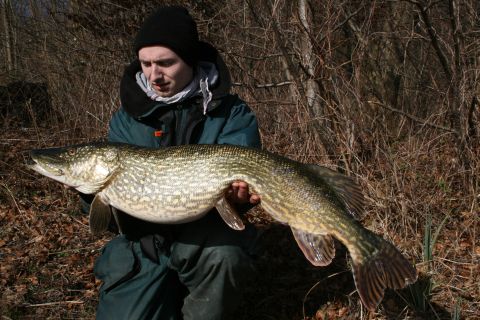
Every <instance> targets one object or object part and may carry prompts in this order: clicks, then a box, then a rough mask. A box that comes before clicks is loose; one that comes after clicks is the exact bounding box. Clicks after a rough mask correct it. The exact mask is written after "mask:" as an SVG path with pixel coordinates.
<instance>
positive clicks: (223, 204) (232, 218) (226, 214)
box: [215, 197, 245, 230]
mask: <svg viewBox="0 0 480 320" xmlns="http://www.w3.org/2000/svg"><path fill="white" fill-rule="evenodd" d="M215 208H217V211H218V213H220V216H221V217H222V219H223V221H225V223H226V224H228V225H229V227H230V228H232V229H235V230H243V229H245V225H244V224H243V221H242V218H240V216H239V215H238V213H237V211H236V210H235V208H233V207H232V205H231V204H230V203H228V201H227V199H225V197H222V198H221V199H220V200H218V202H217V204H216V205H215Z"/></svg>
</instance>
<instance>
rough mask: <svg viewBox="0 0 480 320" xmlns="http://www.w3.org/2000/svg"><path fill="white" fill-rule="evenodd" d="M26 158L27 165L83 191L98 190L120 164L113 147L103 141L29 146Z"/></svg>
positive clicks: (90, 192)
mask: <svg viewBox="0 0 480 320" xmlns="http://www.w3.org/2000/svg"><path fill="white" fill-rule="evenodd" d="M102 146H103V148H102ZM29 162H30V163H28V164H27V167H28V168H30V169H32V170H34V171H36V172H38V173H40V174H41V175H44V176H46V177H48V178H51V179H53V180H55V181H58V182H60V183H63V184H65V185H67V186H69V187H72V188H75V189H76V190H78V191H80V192H82V193H86V194H92V193H96V192H98V191H99V190H101V189H102V188H103V187H104V186H105V185H106V184H107V182H108V180H109V179H110V177H111V176H112V174H113V173H114V172H115V171H116V169H117V168H118V167H119V165H118V161H117V152H116V149H115V147H113V146H109V145H103V144H98V145H77V146H71V147H67V148H48V149H38V150H32V151H31V152H30V161H29Z"/></svg>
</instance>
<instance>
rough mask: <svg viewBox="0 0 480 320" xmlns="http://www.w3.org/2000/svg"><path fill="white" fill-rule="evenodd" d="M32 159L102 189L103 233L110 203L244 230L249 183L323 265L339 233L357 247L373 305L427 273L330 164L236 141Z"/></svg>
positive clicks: (97, 218)
mask: <svg viewBox="0 0 480 320" xmlns="http://www.w3.org/2000/svg"><path fill="white" fill-rule="evenodd" d="M31 157H32V160H33V161H34V164H33V165H31V168H32V169H34V170H36V171H37V172H39V173H41V174H43V175H45V176H47V177H50V178H52V179H55V180H57V181H60V182H62V183H64V184H67V185H69V186H71V187H74V188H76V189H77V190H79V191H81V192H84V193H92V194H95V198H94V200H93V202H92V205H91V210H90V227H91V230H92V232H94V233H97V232H101V231H103V230H105V229H106V228H107V227H108V225H109V220H110V219H111V216H112V214H111V210H110V208H115V209H116V210H121V211H123V212H125V213H127V214H130V215H132V216H134V217H136V218H138V219H143V220H147V221H150V222H155V223H183V222H187V221H192V220H195V219H198V218H200V217H202V216H203V215H204V214H206V213H207V212H209V211H211V209H213V208H216V209H217V211H218V213H219V214H220V216H221V217H222V218H223V219H224V221H225V222H226V223H227V224H228V225H229V226H230V227H232V228H233V229H236V230H242V229H243V228H244V224H243V221H242V219H241V217H240V216H239V215H238V213H237V212H236V209H235V207H234V206H232V205H231V204H230V203H229V201H228V199H227V196H226V194H227V191H228V189H229V188H230V185H231V184H232V183H233V182H234V181H238V180H242V181H245V182H246V183H247V184H248V185H249V187H250V190H251V192H253V193H256V194H258V195H259V196H260V198H261V206H262V207H263V209H264V210H265V211H266V212H267V213H268V214H269V215H271V216H272V218H274V219H275V220H276V221H278V222H281V223H284V224H288V225H289V226H290V227H291V229H292V232H293V235H294V238H295V240H296V241H297V244H298V245H299V247H300V249H301V250H302V252H303V253H304V255H305V257H306V258H307V259H308V260H309V261H310V262H311V263H312V264H313V265H315V266H324V265H328V264H329V263H330V262H331V261H332V259H333V257H334V255H335V245H334V242H333V239H334V238H335V239H337V240H339V241H340V242H341V243H343V244H344V245H345V246H346V247H347V249H348V251H349V253H350V256H351V258H352V269H353V275H354V279H355V284H356V287H357V291H358V293H359V296H360V299H361V301H362V302H363V303H364V305H365V306H366V307H367V308H369V309H371V310H373V309H375V308H376V306H377V305H378V304H379V303H380V301H381V300H382V298H383V295H384V290H385V289H386V288H387V287H390V288H394V289H399V288H402V287H404V286H406V285H407V284H409V283H412V282H414V281H415V280H416V278H417V273H416V271H415V269H414V268H413V267H412V265H411V264H410V263H409V262H408V261H407V260H406V259H405V258H404V257H403V256H402V254H401V253H400V252H399V251H398V250H397V249H396V248H395V247H394V246H393V245H392V244H391V243H389V242H387V241H385V240H384V239H383V238H381V237H380V236H378V235H376V234H374V233H372V232H371V231H369V230H368V229H366V228H364V227H363V226H362V225H361V224H360V223H359V222H358V221H357V220H355V219H354V216H353V215H357V214H358V213H360V212H361V211H362V206H363V196H362V194H361V190H360V188H359V187H358V185H356V184H355V183H354V182H353V181H352V180H351V179H350V178H348V177H346V176H344V175H342V174H340V173H337V172H334V171H332V170H330V169H327V168H325V167H321V166H316V165H308V164H302V163H299V162H296V161H293V160H291V159H288V158H285V157H282V156H279V155H275V154H273V153H269V152H266V151H262V150H257V149H252V148H245V147H238V146H228V145H186V146H177V147H169V148H163V149H148V148H141V147H136V146H131V145H126V144H113V143H92V144H86V145H77V146H68V147H63V148H53V149H43V150H34V151H32V152H31ZM115 212H116V211H115V210H114V211H113V213H114V216H115Z"/></svg>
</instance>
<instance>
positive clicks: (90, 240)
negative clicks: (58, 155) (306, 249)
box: [0, 127, 480, 320]
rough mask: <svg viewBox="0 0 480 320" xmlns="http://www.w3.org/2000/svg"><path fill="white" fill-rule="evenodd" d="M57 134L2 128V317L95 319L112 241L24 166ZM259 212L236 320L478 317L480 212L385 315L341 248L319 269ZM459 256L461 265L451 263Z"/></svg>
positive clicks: (393, 297) (389, 299) (465, 216)
mask: <svg viewBox="0 0 480 320" xmlns="http://www.w3.org/2000/svg"><path fill="white" fill-rule="evenodd" d="M60 135H61V133H52V131H51V130H46V129H39V128H36V129H35V130H33V129H26V128H23V129H20V128H19V129H12V127H10V128H9V129H8V130H6V129H4V130H3V131H2V132H0V138H1V139H0V141H1V143H0V261H1V263H0V315H1V319H2V320H7V319H94V315H95V308H96V303H97V294H98V288H99V286H100V283H99V281H97V280H95V278H94V276H93V266H94V262H95V259H96V257H97V256H98V255H99V252H100V250H101V248H102V246H103V245H104V244H105V243H106V242H107V241H108V240H109V239H110V238H111V237H112V236H113V235H112V234H106V235H104V236H103V237H93V236H92V235H91V234H90V233H89V227H88V217H87V216H85V215H83V214H81V213H80V211H79V205H78V199H77V196H76V195H75V194H74V193H73V192H71V191H68V190H66V189H65V188H63V187H62V186H61V185H60V184H58V183H55V182H53V181H50V180H49V179H47V178H44V177H40V176H39V175H38V174H36V173H34V172H31V171H29V170H28V169H27V168H26V167H25V166H24V160H25V157H26V151H27V150H29V149H31V148H34V147H37V145H38V141H43V142H44V143H45V142H46V141H48V142H47V143H46V144H50V145H55V144H56V142H58V141H62V139H61V136H60ZM255 211H256V212H257V213H256V214H250V219H251V220H252V221H253V222H254V223H255V224H256V225H257V227H258V228H260V229H261V230H263V231H264V232H263V237H262V241H261V246H260V247H261V248H262V251H261V254H260V255H259V257H258V266H259V273H258V275H256V276H255V277H254V278H253V279H252V280H253V281H254V285H252V286H251V287H249V288H247V295H246V298H245V299H244V301H243V304H242V308H241V309H240V310H239V314H238V318H237V319H277V320H282V319H285V320H293V319H322V320H323V319H480V316H479V314H480V312H479V308H480V306H479V304H480V285H479V284H480V267H479V257H480V245H479V243H478V241H477V239H476V236H475V234H476V233H475V231H474V232H470V233H465V232H461V230H465V229H468V230H479V225H478V217H477V215H478V213H468V212H465V213H462V214H460V215H458V216H457V217H456V218H455V219H451V220H450V221H448V225H447V226H446V227H445V228H444V229H445V232H442V235H441V236H440V237H438V239H437V242H436V243H435V248H434V249H435V257H442V258H439V259H437V260H435V261H434V262H432V263H435V267H434V268H432V267H431V266H430V267H429V264H428V263H425V262H421V261H420V262H418V261H417V263H416V267H417V269H418V270H419V273H420V278H419V281H418V282H417V284H415V285H414V286H412V287H409V288H406V289H404V290H401V291H398V292H394V291H388V292H387V293H386V296H385V298H384V300H383V302H382V304H381V305H380V306H379V308H378V310H377V311H376V312H368V311H367V310H366V309H364V308H363V307H362V306H361V304H360V302H359V298H358V295H357V293H356V291H355V286H354V283H353V278H352V274H351V271H350V266H349V262H348V261H349V259H348V258H347V257H348V255H347V253H346V250H345V249H344V248H343V247H342V246H340V245H339V246H338V248H337V256H336V258H335V260H334V262H333V263H332V264H331V265H330V266H328V267H324V268H315V267H313V266H311V265H310V264H309V263H308V261H307V260H306V259H305V258H304V257H303V255H302V253H301V251H300V250H299V249H298V248H297V246H296V243H295V240H294V239H293V237H292V234H291V232H290V230H289V229H288V228H287V227H285V226H281V225H276V224H272V223H270V222H269V221H268V219H266V218H265V217H264V216H262V212H261V211H260V210H255ZM419 223H422V222H419ZM366 227H369V225H368V224H367V225H366ZM472 235H473V237H474V238H473V239H472ZM417 236H418V237H417V239H396V237H395V234H391V235H389V238H390V239H394V242H395V240H398V241H399V242H402V247H403V248H408V245H409V243H410V242H411V245H412V246H417V245H418V242H421V239H422V238H423V234H419V235H417ZM419 239H420V240H419ZM452 250H453V251H455V257H456V258H455V261H453V260H449V258H448V256H449V252H451V251H452ZM443 257H445V258H443ZM409 258H410V260H413V259H415V257H411V256H410V257H409ZM417 259H418V257H417Z"/></svg>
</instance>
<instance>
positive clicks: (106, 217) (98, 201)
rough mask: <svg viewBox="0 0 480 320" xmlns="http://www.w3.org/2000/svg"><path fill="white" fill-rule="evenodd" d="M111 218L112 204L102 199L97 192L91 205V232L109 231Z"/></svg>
mask: <svg viewBox="0 0 480 320" xmlns="http://www.w3.org/2000/svg"><path fill="white" fill-rule="evenodd" d="M111 218H112V212H111V211H110V206H109V205H108V204H106V203H105V202H104V201H103V200H102V197H101V195H100V194H97V195H96V196H95V198H93V201H92V204H91V205H90V232H91V233H92V234H99V233H102V232H104V231H107V230H108V226H109V224H110V219H111Z"/></svg>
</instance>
